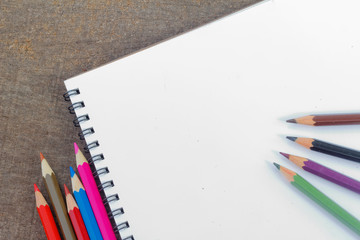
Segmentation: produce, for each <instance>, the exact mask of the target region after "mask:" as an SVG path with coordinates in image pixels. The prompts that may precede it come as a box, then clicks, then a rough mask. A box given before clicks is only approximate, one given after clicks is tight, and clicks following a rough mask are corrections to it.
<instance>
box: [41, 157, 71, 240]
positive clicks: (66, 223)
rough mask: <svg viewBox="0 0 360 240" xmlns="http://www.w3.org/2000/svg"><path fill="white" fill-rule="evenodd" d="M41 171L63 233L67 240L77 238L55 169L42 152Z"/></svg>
mask: <svg viewBox="0 0 360 240" xmlns="http://www.w3.org/2000/svg"><path fill="white" fill-rule="evenodd" d="M40 159H41V171H42V176H43V179H44V182H45V186H46V189H47V191H48V193H49V196H50V200H51V203H52V206H53V207H54V210H55V216H56V218H57V220H58V223H59V225H60V229H61V233H62V235H63V237H64V238H65V239H66V240H76V236H75V233H74V230H73V228H72V225H71V222H70V219H69V216H68V214H67V210H66V206H65V202H64V198H63V197H62V193H61V190H60V187H59V183H58V181H57V179H56V177H55V173H54V171H53V170H52V169H51V167H50V165H49V163H48V162H47V161H46V159H45V158H44V156H43V155H42V153H40Z"/></svg>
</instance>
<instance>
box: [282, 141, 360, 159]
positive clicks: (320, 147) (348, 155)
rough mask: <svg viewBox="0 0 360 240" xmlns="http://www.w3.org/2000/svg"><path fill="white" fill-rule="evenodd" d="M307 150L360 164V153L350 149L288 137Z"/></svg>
mask: <svg viewBox="0 0 360 240" xmlns="http://www.w3.org/2000/svg"><path fill="white" fill-rule="evenodd" d="M286 138H287V139H289V140H291V141H293V142H296V143H298V144H300V145H302V146H303V147H306V148H307V149H310V150H313V151H316V152H321V153H325V154H328V155H331V156H335V157H340V158H345V159H348V160H351V161H355V162H360V152H359V151H357V150H353V149H350V148H346V147H342V146H338V145H335V144H332V143H327V142H323V141H320V140H317V139H315V138H299V137H286Z"/></svg>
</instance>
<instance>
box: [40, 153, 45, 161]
mask: <svg viewBox="0 0 360 240" xmlns="http://www.w3.org/2000/svg"><path fill="white" fill-rule="evenodd" d="M44 159H45V158H44V155H43V154H42V153H40V160H41V161H42V160H44Z"/></svg>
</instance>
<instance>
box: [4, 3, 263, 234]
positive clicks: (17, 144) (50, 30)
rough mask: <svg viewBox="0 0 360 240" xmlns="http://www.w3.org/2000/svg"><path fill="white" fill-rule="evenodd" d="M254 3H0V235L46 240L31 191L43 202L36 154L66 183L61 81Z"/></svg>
mask: <svg viewBox="0 0 360 240" xmlns="http://www.w3.org/2000/svg"><path fill="white" fill-rule="evenodd" d="M255 2H259V0H177V1H175V0H172V1H170V0H142V1H139V0H118V1H115V0H76V1H75V0H49V1H40V0H28V1H20V0H1V1H0V101H1V105H0V161H1V168H0V184H1V195H0V206H1V210H0V238H1V239H36V240H38V239H46V236H45V233H44V231H43V229H42V226H41V222H40V219H39V216H38V214H37V212H36V208H35V199H34V190H33V184H34V183H37V184H38V186H39V188H40V190H41V191H42V192H43V193H44V195H45V197H46V198H47V199H48V196H47V194H46V191H45V186H44V184H43V181H42V179H41V169H40V158H39V152H40V151H41V152H42V153H43V154H44V156H45V157H46V159H47V160H48V161H49V163H50V165H51V166H52V168H53V170H54V171H55V173H56V175H57V177H58V180H59V182H60V183H62V184H63V183H66V184H67V185H70V174H69V171H68V169H69V166H70V165H71V166H74V165H75V161H74V154H73V145H72V143H73V142H74V141H77V142H79V140H78V136H77V133H78V129H77V128H75V127H73V125H72V120H73V117H74V116H73V115H70V114H69V113H68V111H67V109H66V108H67V106H68V103H66V102H64V101H63V98H62V94H63V93H64V92H65V87H64V84H63V81H64V80H65V79H67V78H69V77H72V76H74V75H77V74H79V73H82V72H84V71H87V70H90V69H93V68H95V67H98V66H100V65H103V64H105V63H107V62H109V61H112V60H114V59H117V58H119V57H122V56H124V55H126V54H129V53H132V52H134V51H136V50H139V49H141V48H144V47H146V46H148V45H151V44H154V43H156V42H158V41H160V40H163V39H166V38H169V37H171V36H174V35H176V34H179V33H181V32H184V31H188V30H190V29H192V28H194V27H197V26H199V25H201V24H204V23H207V22H209V21H212V20H214V19H217V18H219V17H222V16H224V15H227V14H229V13H232V12H234V11H236V10H239V9H241V8H244V7H246V6H248V5H250V4H252V3H255ZM99 81H101V79H99ZM79 143H80V142H79ZM80 145H81V144H80ZM61 187H62V186H61ZM62 190H63V187H62Z"/></svg>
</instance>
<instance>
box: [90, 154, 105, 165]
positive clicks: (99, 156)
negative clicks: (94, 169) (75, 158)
mask: <svg viewBox="0 0 360 240" xmlns="http://www.w3.org/2000/svg"><path fill="white" fill-rule="evenodd" d="M104 159H105V157H104V154H102V153H100V154H96V155H94V156H92V157H89V158H88V162H89V163H94V162H97V161H101V160H104Z"/></svg>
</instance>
